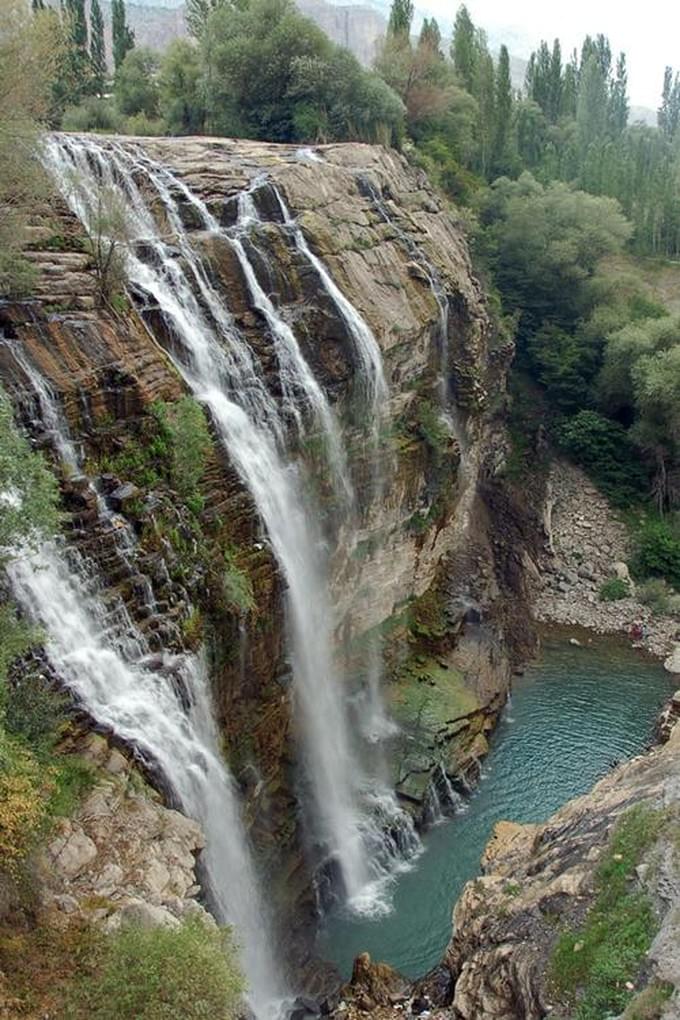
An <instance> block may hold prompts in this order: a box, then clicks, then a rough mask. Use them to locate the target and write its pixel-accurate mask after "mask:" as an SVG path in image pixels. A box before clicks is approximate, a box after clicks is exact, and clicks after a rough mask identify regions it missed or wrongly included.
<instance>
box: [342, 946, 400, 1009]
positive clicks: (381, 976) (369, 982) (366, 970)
mask: <svg viewBox="0 0 680 1020" xmlns="http://www.w3.org/2000/svg"><path fill="white" fill-rule="evenodd" d="M407 990H408V983H407V981H406V979H405V978H403V977H402V976H401V974H399V973H398V972H397V971H396V970H394V969H393V968H392V967H390V966H389V964H387V963H375V962H374V961H373V960H372V959H371V957H370V955H369V953H361V954H360V955H359V956H357V958H356V959H355V961H354V966H353V968H352V979H351V981H350V983H349V987H348V988H347V989H346V996H347V997H348V998H350V997H351V998H352V999H354V1000H355V1001H356V1002H357V1004H358V1005H359V1006H360V1008H362V1009H373V1008H375V1007H376V1006H391V1005H392V1003H393V1002H394V1001H395V998H397V999H398V998H399V997H401V996H403V995H405V994H406V993H407Z"/></svg>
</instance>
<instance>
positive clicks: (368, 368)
mask: <svg viewBox="0 0 680 1020" xmlns="http://www.w3.org/2000/svg"><path fill="white" fill-rule="evenodd" d="M273 191H274V194H275V195H276V198H277V201H278V203H279V206H280V208H281V213H282V215H283V220H284V223H285V224H286V226H287V227H288V228H289V229H290V230H291V231H292V234H293V238H294V239H295V244H296V245H297V248H298V251H299V252H300V254H301V255H303V256H304V258H305V259H306V260H307V261H308V262H309V264H310V265H311V266H313V267H314V269H315V270H316V272H317V274H318V276H319V279H320V280H321V283H322V284H323V287H324V290H325V291H326V293H327V294H328V296H329V297H330V299H331V300H332V301H333V304H334V305H335V307H336V308H337V310H338V312H339V313H340V315H341V316H342V319H343V320H344V322H345V325H346V326H347V329H348V330H349V332H350V335H351V336H352V339H353V340H354V344H355V350H356V353H357V357H358V358H359V362H360V369H361V372H360V375H361V381H362V383H363V385H364V386H365V388H366V401H367V404H368V407H369V410H370V412H371V415H370V418H369V423H370V424H372V425H373V424H378V425H379V423H380V420H381V417H382V414H383V412H384V405H385V403H386V401H387V397H388V390H387V382H386V381H385V373H384V370H383V363H382V355H381V353H380V348H379V346H378V343H377V341H376V339H375V337H374V336H373V333H372V332H371V328H370V326H369V325H368V323H367V322H366V320H365V319H364V318H363V317H362V316H361V315H360V314H359V312H358V311H357V309H356V308H355V307H354V305H353V304H352V302H351V301H348V299H347V298H346V297H345V295H344V294H343V293H342V291H341V290H340V288H339V287H338V286H337V284H336V283H335V281H334V280H333V278H332V276H331V275H330V273H329V272H328V270H327V269H326V267H325V266H324V264H323V262H322V261H321V259H320V258H319V257H318V256H317V255H315V254H314V252H313V251H312V250H311V248H310V247H309V245H308V244H307V240H306V238H305V235H304V234H303V232H302V229H301V228H300V226H299V224H298V223H297V221H296V220H295V219H293V217H292V215H291V212H290V210H289V208H288V206H287V205H286V203H285V201H284V199H283V196H282V194H281V192H280V191H279V189H278V188H277V187H276V186H273Z"/></svg>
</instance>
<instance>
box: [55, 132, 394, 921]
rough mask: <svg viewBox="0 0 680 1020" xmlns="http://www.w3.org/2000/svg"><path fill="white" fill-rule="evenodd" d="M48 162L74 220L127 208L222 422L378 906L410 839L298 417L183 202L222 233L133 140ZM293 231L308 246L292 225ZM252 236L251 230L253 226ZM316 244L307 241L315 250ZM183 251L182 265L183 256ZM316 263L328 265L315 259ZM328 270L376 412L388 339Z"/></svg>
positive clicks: (357, 859)
mask: <svg viewBox="0 0 680 1020" xmlns="http://www.w3.org/2000/svg"><path fill="white" fill-rule="evenodd" d="M46 160H47V164H48V166H49V167H50V169H51V171H52V173H53V174H54V176H55V178H56V180H57V182H58V184H59V185H60V187H61V189H62V191H63V193H64V195H65V197H66V198H67V200H68V201H69V202H70V205H71V207H72V209H73V211H74V212H75V213H76V214H77V215H78V216H79V217H80V218H81V220H83V221H84V222H85V224H86V226H87V225H88V224H89V225H90V226H91V225H92V211H93V210H95V209H96V208H97V198H98V194H99V193H100V188H101V186H104V187H106V189H107V190H110V192H111V193H113V194H115V195H118V196H119V197H120V198H121V199H123V200H124V202H125V204H126V208H127V221H128V229H129V231H130V235H131V238H130V243H129V245H128V247H127V251H126V270H127V277H128V281H129V286H130V288H131V290H132V292H133V293H134V294H135V296H136V298H137V300H138V303H139V305H140V310H141V312H142V315H144V314H145V312H146V311H150V310H159V311H160V313H161V315H162V318H163V322H164V326H165V328H166V330H167V332H168V333H169V335H170V341H169V344H168V347H169V349H168V354H169V356H170V357H171V358H172V360H173V362H174V364H175V365H176V367H177V369H178V371H179V372H180V374H181V375H182V376H183V378H184V380H185V382H186V383H187V385H188V386H189V388H190V389H191V391H192V392H193V394H194V395H195V397H196V398H197V399H198V400H199V401H200V402H202V403H203V404H204V405H205V406H206V407H207V408H208V410H209V411H210V414H211V416H212V419H213V422H214V424H215V427H216V429H217V431H218V434H219V436H220V438H221V440H222V442H223V443H224V446H225V448H226V450H227V451H228V454H229V457H230V459H231V462H232V463H233V464H234V466H235V468H236V470H237V471H238V473H239V475H240V477H241V478H242V480H243V482H244V483H245V485H246V487H247V488H248V490H249V491H250V493H251V496H252V498H253V500H254V503H255V505H256V507H257V510H258V513H259V515H260V518H261V520H262V522H263V524H264V526H265V528H266V532H267V535H268V538H269V541H270V542H271V545H272V548H273V551H274V554H275V556H276V559H277V561H278V563H279V565H280V568H281V571H282V573H283V575H284V577H285V579H286V582H287V588H288V590H287V619H288V623H289V630H290V637H291V640H290V645H291V660H292V665H293V672H294V680H295V683H294V694H295V704H296V709H297V713H298V715H299V720H300V729H301V733H302V738H303V750H304V763H305V766H306V769H305V771H306V775H307V778H308V781H309V786H310V789H311V791H312V799H313V805H314V816H315V819H314V820H315V824H316V828H317V830H318V832H317V835H319V836H320V838H321V840H322V842H323V843H324V844H325V845H326V846H327V847H329V849H330V851H331V853H332V855H333V857H334V859H335V860H336V861H337V864H338V866H339V869H340V873H341V877H342V884H343V886H344V889H345V892H346V895H347V896H348V898H349V899H350V900H351V901H354V902H357V903H359V904H361V905H364V904H366V903H368V902H369V901H371V900H373V899H375V892H374V891H372V892H370V894H369V893H367V890H374V883H375V881H376V879H379V878H382V877H384V875H385V873H386V871H388V870H389V869H388V867H386V865H385V859H386V857H388V856H389V854H390V852H391V849H392V847H393V846H398V844H399V842H400V841H399V840H396V841H395V840H393V839H392V835H391V833H389V832H386V831H385V830H384V822H385V818H386V817H387V815H388V811H387V808H386V803H385V802H383V801H381V803H380V810H377V809H376V804H375V802H374V800H372V793H373V790H372V784H371V782H370V781H369V779H368V778H367V777H366V776H364V775H363V774H362V771H361V768H360V766H359V765H358V763H357V760H356V756H355V753H354V748H353V747H352V742H351V739H350V733H349V726H348V718H347V706H346V703H345V698H344V692H343V686H342V684H341V682H340V678H339V677H338V676H337V674H336V669H335V663H334V656H333V627H334V623H335V621H334V614H333V607H332V605H331V604H330V601H329V596H328V578H327V575H326V570H325V558H324V555H323V540H322V536H321V535H320V533H319V532H318V529H317V527H316V525H315V522H314V519H313V517H312V515H311V514H310V513H308V512H307V504H308V502H309V500H308V498H307V497H306V495H305V493H304V491H303V488H302V484H301V482H302V477H301V472H300V469H299V467H297V466H296V464H295V463H294V462H293V461H292V460H291V459H290V457H289V456H288V455H287V451H286V445H285V436H286V422H285V420H284V417H283V415H282V414H281V413H280V412H279V410H278V408H277V406H276V404H275V402H274V400H273V398H272V396H271V394H270V393H269V391H268V389H267V385H266V382H265V380H264V378H263V376H262V373H261V372H260V370H259V368H258V366H257V364H256V362H255V359H254V358H253V356H252V354H251V352H250V350H249V348H248V345H247V343H246V341H245V339H244V338H243V337H242V336H241V334H240V333H239V332H238V330H237V329H236V327H235V325H234V323H233V321H232V319H231V316H230V315H229V313H228V311H227V309H226V307H225V305H224V296H223V294H221V293H220V292H219V291H218V290H217V289H216V288H215V286H214V284H213V283H212V282H211V280H210V279H209V278H208V275H207V274H206V272H205V269H204V267H203V264H202V262H201V259H200V257H199V255H198V254H197V253H196V251H195V249H194V247H193V246H192V243H191V240H190V237H189V234H188V233H187V230H186V229H185V227H184V225H183V222H182V217H181V215H180V209H179V208H178V206H177V202H176V199H175V197H174V196H175V195H176V194H181V195H182V196H183V197H184V198H185V199H187V200H189V201H190V202H191V204H192V206H194V208H196V209H199V211H200V212H201V215H202V217H203V223H204V225H205V226H206V228H207V229H212V230H213V232H217V231H219V230H220V228H219V227H218V226H217V224H216V223H215V221H214V220H213V219H212V218H211V217H210V213H209V212H208V210H207V209H206V208H205V206H204V204H203V203H202V202H201V201H200V199H198V198H197V197H196V196H195V195H193V194H192V193H191V192H190V191H189V189H188V188H187V187H186V185H185V184H184V183H183V182H181V181H179V180H178V179H176V178H175V177H174V176H173V175H172V174H171V173H170V172H169V171H168V170H167V169H164V168H162V167H159V166H158V165H157V164H155V163H154V162H153V161H152V160H150V159H149V158H148V157H145V156H142V155H140V154H139V153H138V152H137V151H136V150H135V149H133V148H130V149H128V148H126V147H124V146H122V145H120V144H119V143H110V144H108V145H105V144H104V143H100V142H99V141H96V140H94V139H90V138H75V137H53V138H51V139H50V140H49V141H48V143H47V153H46ZM145 196H147V197H145ZM154 204H160V209H161V211H162V213H163V215H164V221H165V222H167V224H169V226H170V229H171V233H172V237H171V243H169V242H168V241H166V239H165V237H164V236H163V235H162V234H161V231H160V228H159V226H158V225H157V223H156V221H155V220H154V217H153V215H152V213H151V211H150V208H151V206H152V205H154ZM287 223H288V224H289V225H290V226H293V229H294V230H295V231H297V232H298V233H299V234H300V237H302V235H301V232H300V231H299V228H297V226H294V221H292V219H291V217H290V215H289V214H288V215H287ZM245 225H246V224H245V222H243V221H242V224H241V226H242V227H243V226H245ZM220 232H221V233H222V236H223V237H225V238H226V239H227V240H230V241H231V243H232V245H234V246H235V250H237V254H238V245H236V244H235V242H236V241H240V238H238V236H234V237H231V238H229V237H228V236H227V235H226V234H225V232H223V231H220ZM302 243H303V244H306V242H304V239H303V240H302ZM178 249H179V251H180V253H181V256H182V257H181V258H179V259H178V258H177V251H178ZM244 255H245V251H244ZM246 258H247V256H246ZM309 258H310V260H311V261H312V262H313V264H315V265H317V263H318V260H315V257H314V256H313V255H312V254H311V252H310V253H309ZM242 265H243V263H242ZM244 268H245V266H244ZM317 270H318V271H319V275H320V276H321V277H322V279H323V280H324V286H325V287H326V289H327V290H329V293H333V295H337V297H336V296H334V300H336V302H337V304H338V307H340V308H342V309H343V317H344V318H345V320H346V321H347V322H348V327H349V328H350V333H351V335H352V336H353V338H354V340H355V343H356V347H357V351H358V353H359V360H360V362H361V367H362V374H364V375H365V378H366V379H367V381H368V397H369V404H370V407H371V408H373V407H375V406H376V405H377V404H378V403H379V402H380V401H382V400H383V399H384V396H385V395H386V386H385V382H384V375H383V371H382V361H381V357H380V351H379V348H378V346H377V344H376V342H375V338H374V337H373V335H372V334H371V333H370V330H368V327H367V326H366V324H365V323H364V322H363V320H362V319H361V317H360V316H359V315H358V313H357V312H356V311H355V310H354V309H353V307H352V305H351V304H350V302H349V301H347V299H346V298H345V297H344V296H343V295H342V294H341V293H340V291H339V290H338V288H337V287H336V286H335V284H334V283H333V282H332V280H331V279H330V277H329V275H328V273H327V271H326V270H325V269H324V268H323V267H322V266H321V264H320V263H318V265H317ZM253 276H254V274H253ZM247 279H248V276H247ZM249 282H250V286H251V295H252V296H253V300H254V301H256V302H257V301H258V300H259V301H260V302H261V311H262V313H263V314H264V316H265V319H266V320H267V322H268V324H269V326H270V329H271V332H272V335H273V340H274V343H275V344H276V345H278V346H277V349H278V353H279V356H280V358H281V361H282V367H284V368H285V372H286V373H288V385H289V392H290V393H291V394H292V393H293V392H300V393H302V394H304V395H305V397H306V399H307V401H308V402H309V404H310V405H311V406H312V408H313V410H314V412H315V414H316V417H317V418H319V419H321V424H322V426H323V427H325V430H326V436H327V438H328V440H329V442H328V446H329V450H330V451H331V452H332V446H333V441H332V428H331V426H332V423H333V418H332V414H331V412H330V411H329V410H327V405H326V403H325V397H323V394H322V393H321V391H320V389H319V388H318V387H317V385H316V383H315V382H314V384H313V385H312V382H313V377H312V376H311V373H309V372H308V370H307V371H306V365H305V363H304V360H303V359H302V355H301V353H300V351H299V347H298V345H297V342H296V341H295V337H294V335H293V333H292V330H283V329H282V328H281V326H282V320H280V318H279V317H278V314H277V313H276V312H275V310H274V309H273V305H272V304H271V302H270V301H269V299H268V298H266V299H265V301H262V296H261V294H260V292H259V291H258V290H257V289H256V288H255V283H256V280H253V279H252V278H251V279H250V281H249ZM257 286H258V287H259V284H258V285H257ZM350 322H351V323H352V325H351V326H350ZM283 325H285V324H283ZM277 331H278V335H277ZM380 796H381V797H382V796H383V795H382V793H381V794H380ZM384 796H385V797H388V798H389V797H391V798H392V803H393V807H394V810H393V812H392V815H393V816H394V819H395V820H394V825H393V828H394V827H395V826H396V827H397V828H399V826H403V827H406V828H408V825H409V820H408V819H406V817H405V816H404V817H403V818H402V817H401V816H402V815H403V812H400V811H399V809H398V807H397V805H396V802H395V801H394V797H393V795H392V794H389V795H388V794H385V795H384ZM390 840H392V841H391V842H390ZM401 842H402V843H403V844H404V845H405V841H403V840H402V841H401ZM376 844H380V846H381V847H382V848H383V851H384V852H383V853H382V855H378V856H377V858H376V859H375V860H373V859H372V857H371V851H372V849H373V847H374V846H375V845H376Z"/></svg>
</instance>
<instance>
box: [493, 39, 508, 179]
mask: <svg viewBox="0 0 680 1020" xmlns="http://www.w3.org/2000/svg"><path fill="white" fill-rule="evenodd" d="M495 119H496V130H495V133H494V140H493V160H492V166H493V175H494V176H496V175H499V174H502V173H504V172H505V170H506V162H507V149H508V140H509V138H510V129H511V127H512V123H511V122H512V79H511V77H510V56H509V54H508V48H507V46H505V45H504V46H501V48H500V52H499V54H498V66H497V68H496V100H495Z"/></svg>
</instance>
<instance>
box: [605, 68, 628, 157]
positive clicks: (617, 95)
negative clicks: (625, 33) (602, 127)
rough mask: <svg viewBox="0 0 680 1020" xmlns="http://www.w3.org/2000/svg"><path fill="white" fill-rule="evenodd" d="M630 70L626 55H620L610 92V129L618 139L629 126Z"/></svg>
mask: <svg viewBox="0 0 680 1020" xmlns="http://www.w3.org/2000/svg"><path fill="white" fill-rule="evenodd" d="M628 109H629V107H628V70H627V68H626V54H625V53H620V54H619V58H618V60H617V61H616V77H615V78H614V81H613V82H612V83H611V86H610V90H609V109H608V119H609V129H610V131H611V133H612V135H613V136H614V138H618V137H619V136H620V135H621V134H622V133H623V132H624V131H625V130H626V127H627V126H628Z"/></svg>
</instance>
